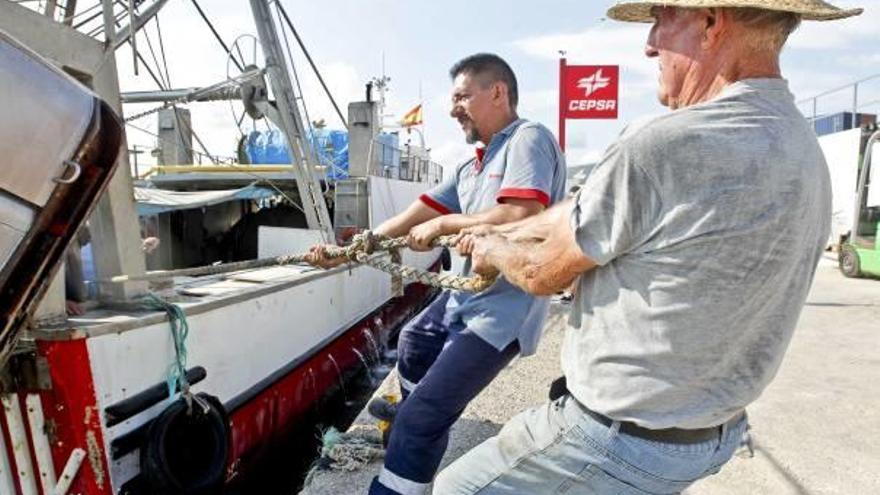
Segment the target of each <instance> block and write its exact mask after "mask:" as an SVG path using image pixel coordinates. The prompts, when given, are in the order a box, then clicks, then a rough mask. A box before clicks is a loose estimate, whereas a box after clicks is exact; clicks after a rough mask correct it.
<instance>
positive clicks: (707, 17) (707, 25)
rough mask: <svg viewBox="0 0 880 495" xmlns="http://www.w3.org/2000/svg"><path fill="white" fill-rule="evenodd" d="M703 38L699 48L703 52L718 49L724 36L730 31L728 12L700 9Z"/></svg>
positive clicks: (719, 9)
mask: <svg viewBox="0 0 880 495" xmlns="http://www.w3.org/2000/svg"><path fill="white" fill-rule="evenodd" d="M700 15H701V16H702V21H703V24H702V29H703V37H702V41H701V44H700V46H701V47H702V48H703V49H704V50H710V49H713V48H716V47H718V45H719V44H720V43H721V41H722V39H723V38H724V34H725V33H726V32H727V30H728V29H730V23H731V22H732V19H731V17H730V15H731V14H730V11H729V10H727V9H721V8H717V7H715V8H709V9H701V10H700Z"/></svg>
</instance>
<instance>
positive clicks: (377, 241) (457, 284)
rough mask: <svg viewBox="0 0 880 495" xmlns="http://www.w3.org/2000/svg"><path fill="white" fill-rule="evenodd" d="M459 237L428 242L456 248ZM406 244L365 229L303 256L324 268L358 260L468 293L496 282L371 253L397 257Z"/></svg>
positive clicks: (394, 273) (392, 272)
mask: <svg viewBox="0 0 880 495" xmlns="http://www.w3.org/2000/svg"><path fill="white" fill-rule="evenodd" d="M459 238H460V237H459V236H457V235H453V236H439V237H436V238H434V240H432V241H431V247H450V248H451V247H455V245H456V244H457V242H458V240H459ZM409 243H410V241H409V240H408V239H407V238H406V237H397V238H388V237H385V236H379V235H376V234H373V232H372V231H369V230H367V231H365V232H363V233H361V234H358V235H356V236H355V237H354V239H353V240H352V243H351V244H349V245H348V246H345V247H336V246H314V247H312V248H311V250H310V251H309V254H307V255H306V257H305V258H306V259H305V261H306V262H308V263H310V264H312V265H315V266H318V267H321V268H325V269H326V268H333V267H336V266H339V265H341V264H343V263H346V262H353V263H360V264H365V265H369V266H372V267H373V268H377V269H379V270H382V271H384V272H387V273H390V274H392V275H397V276H399V277H402V278H405V279H409V280H415V281H417V282H421V283H423V284H426V285H432V286H435V287H441V288H444V289H454V290H462V291H468V292H480V291H483V290H485V289H487V288H488V287H489V286H491V285H492V284H493V283H494V282H495V277H494V276H491V277H484V276H481V275H477V276H475V277H460V276H456V275H442V274H439V273H433V272H429V271H425V270H419V269H417V268H413V267H409V266H404V265H401V264H399V263H394V262H391V261H387V260H385V259H383V258H381V257H375V256H373V253H376V252H389V253H391V254H392V258H396V257H395V256H393V255H394V253H395V252H398V251H399V250H400V249H401V248H404V247H408V246H409ZM397 259H399V258H397Z"/></svg>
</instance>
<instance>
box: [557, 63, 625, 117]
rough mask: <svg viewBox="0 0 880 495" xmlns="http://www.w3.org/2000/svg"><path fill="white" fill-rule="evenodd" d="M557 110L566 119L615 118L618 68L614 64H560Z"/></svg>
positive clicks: (618, 77)
mask: <svg viewBox="0 0 880 495" xmlns="http://www.w3.org/2000/svg"><path fill="white" fill-rule="evenodd" d="M560 79H561V81H560V82H561V83H562V84H561V87H560V88H559V91H560V101H559V105H560V111H561V113H562V118H565V119H616V118H617V102H618V88H619V86H620V84H619V82H620V69H619V67H618V66H616V65H566V66H564V67H562V77H561V78H560Z"/></svg>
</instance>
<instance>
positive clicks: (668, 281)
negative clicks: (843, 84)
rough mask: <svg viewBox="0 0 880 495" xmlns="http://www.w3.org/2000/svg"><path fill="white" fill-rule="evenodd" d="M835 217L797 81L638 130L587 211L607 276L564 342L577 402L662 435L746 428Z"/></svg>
mask: <svg viewBox="0 0 880 495" xmlns="http://www.w3.org/2000/svg"><path fill="white" fill-rule="evenodd" d="M830 218H831V192H830V181H829V177H828V170H827V166H826V164H825V159H824V157H823V155H822V152H821V150H820V148H819V144H818V142H817V140H816V136H815V135H814V133H813V131H812V130H811V129H810V126H809V125H808V124H807V121H806V120H805V119H804V117H803V116H802V115H801V114H800V113H799V112H798V110H797V108H796V107H795V106H794V102H793V97H792V95H791V93H790V92H789V91H788V85H787V83H786V82H785V81H783V80H778V79H752V80H745V81H740V82H737V83H735V84H732V85H730V86H728V87H727V88H725V90H724V91H723V92H722V93H721V94H720V95H718V96H717V97H716V98H714V99H713V100H711V101H708V102H704V103H701V104H698V105H694V106H691V107H688V108H684V109H680V110H677V111H674V112H671V113H669V114H666V115H663V116H661V117H658V118H654V119H650V120H648V121H645V122H641V123H640V124H635V125H632V126H630V127H629V128H628V129H627V130H625V131H624V132H623V134H622V135H621V136H620V138H619V139H618V141H617V142H616V143H615V144H613V145H612V146H611V147H610V148H609V149H608V151H607V152H606V154H605V156H604V157H603V159H602V161H601V162H600V163H599V165H598V166H597V167H596V168H595V170H593V172H592V173H591V174H590V176H589V177H588V178H587V180H586V182H585V183H584V185H583V188H582V190H581V191H580V194H579V196H578V198H577V201H576V205H575V207H574V210H573V212H572V228H573V229H575V231H576V237H577V241H578V243H579V245H580V247H581V249H582V250H583V252H584V254H585V255H586V256H588V257H589V258H591V259H593V260H594V261H596V262H597V263H598V264H599V265H600V266H598V267H597V268H596V269H594V270H592V271H590V272H589V273H587V274H585V275H584V276H583V277H582V279H581V281H580V286H579V288H578V291H577V297H576V298H575V302H574V307H573V311H572V318H571V322H570V323H571V324H570V326H569V329H568V331H567V333H566V336H565V341H564V344H563V350H562V365H563V370H564V372H565V375H566V377H567V380H568V387H569V389H570V390H571V392H572V394H573V395H574V396H575V397H576V398H577V399H578V400H579V401H580V402H581V403H583V404H584V405H585V406H587V407H588V408H590V409H592V410H595V411H597V412H599V413H602V414H604V415H606V416H608V417H610V418H613V419H616V420H621V421H633V422H636V423H638V424H640V425H642V426H645V427H649V428H668V427H679V428H704V427H709V426H713V425H717V424H719V423H722V422H724V421H726V420H728V419H730V418H731V417H733V416H734V415H735V414H737V413H738V412H739V411H740V410H742V409H743V408H744V407H745V406H746V405H747V404H749V403H750V402H752V401H754V400H755V399H756V398H757V397H758V396H759V395H760V394H761V391H762V390H763V389H764V388H765V387H766V386H767V384H768V383H769V382H770V380H771V379H772V378H773V376H774V375H775V374H776V371H777V369H778V368H779V365H780V362H781V361H782V356H783V354H784V353H785V350H786V348H787V346H788V343H789V341H790V339H791V335H792V332H793V331H794V327H795V324H796V322H797V319H798V316H799V315H800V312H801V308H802V307H803V305H804V302H805V300H806V297H807V292H808V290H809V288H810V285H811V283H812V279H813V274H814V273H815V268H816V265H817V263H818V261H819V257H820V256H821V253H822V251H823V248H824V245H825V241H826V240H827V239H828V232H829V224H830Z"/></svg>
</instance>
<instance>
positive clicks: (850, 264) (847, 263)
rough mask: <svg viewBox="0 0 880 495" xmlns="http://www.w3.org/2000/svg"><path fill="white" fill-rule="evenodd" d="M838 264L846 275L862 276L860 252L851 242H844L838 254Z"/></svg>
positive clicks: (841, 271)
mask: <svg viewBox="0 0 880 495" xmlns="http://www.w3.org/2000/svg"><path fill="white" fill-rule="evenodd" d="M837 264H838V266H839V267H840V273H843V276H844V277H849V278H857V277H861V276H862V268H861V265H860V263H859V253H858V252H856V249H855V248H854V247H852V246H850V245H849V244H844V245H842V246H841V247H840V253H838V255H837Z"/></svg>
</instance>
